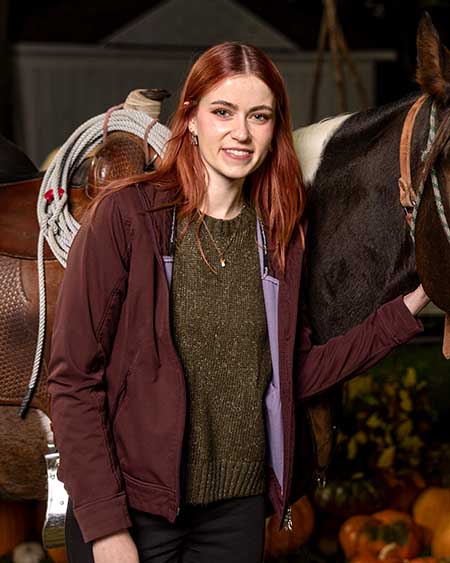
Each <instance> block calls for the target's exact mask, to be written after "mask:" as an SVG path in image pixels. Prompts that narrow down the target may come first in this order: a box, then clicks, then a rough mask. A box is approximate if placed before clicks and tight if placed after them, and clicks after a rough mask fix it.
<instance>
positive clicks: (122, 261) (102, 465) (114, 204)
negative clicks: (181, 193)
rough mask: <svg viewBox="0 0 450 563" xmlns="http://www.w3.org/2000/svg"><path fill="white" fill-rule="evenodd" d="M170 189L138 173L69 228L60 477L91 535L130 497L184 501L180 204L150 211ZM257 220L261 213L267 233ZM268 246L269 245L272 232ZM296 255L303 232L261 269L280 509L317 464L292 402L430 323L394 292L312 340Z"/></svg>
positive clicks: (160, 502)
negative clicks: (173, 300)
mask: <svg viewBox="0 0 450 563" xmlns="http://www.w3.org/2000/svg"><path fill="white" fill-rule="evenodd" d="M139 190H141V192H139ZM142 196H145V197H144V199H142ZM170 197H171V194H170V193H167V192H164V191H161V190H156V189H154V188H153V187H152V186H151V185H148V184H144V185H139V186H130V187H127V188H125V189H123V190H121V191H119V192H116V193H112V194H110V195H108V196H107V197H106V198H105V199H104V200H103V201H102V202H100V204H99V206H98V208H97V210H96V212H95V215H94V217H93V220H92V221H91V222H88V221H85V222H84V223H83V225H82V226H81V229H80V231H79V232H78V234H77V236H76V237H75V240H74V242H73V244H72V247H71V250H70V253H69V259H68V264H67V269H66V272H65V275H64V279H63V282H62V285H61V289H60V293H59V297H58V303H57V308H56V313H55V322H54V328H53V339H52V348H51V360H50V365H49V371H50V376H49V393H50V396H51V415H52V421H53V428H54V431H55V439H56V444H57V447H58V449H59V451H60V454H61V465H60V471H59V477H60V478H61V479H62V480H63V481H64V483H65V486H66V489H67V491H68V493H69V495H70V496H71V498H72V501H73V505H74V511H75V515H76V518H77V520H78V522H79V525H80V528H81V531H82V534H83V537H84V540H85V541H90V540H95V539H97V538H100V537H102V536H105V535H108V534H111V533H113V532H116V531H119V530H121V529H124V528H127V527H129V526H130V525H131V521H130V517H129V514H128V507H130V506H131V507H133V508H136V509H139V510H143V511H147V512H149V513H152V514H156V515H160V516H162V517H165V518H166V519H168V520H169V521H171V522H174V521H175V519H176V516H177V514H178V511H179V506H180V502H181V500H180V474H179V472H180V459H181V448H182V441H183V432H184V423H185V416H186V395H185V381H184V374H183V368H182V365H181V363H180V359H179V357H178V355H177V352H176V348H175V346H174V342H173V340H172V336H171V331H170V311H169V290H170V288H169V285H170V277H171V268H172V257H171V256H170V248H169V239H170V231H171V224H172V209H170V208H169V209H164V210H159V211H152V212H150V213H144V212H143V209H144V206H143V203H145V201H147V204H148V206H150V207H155V206H159V205H160V204H161V203H163V202H164V201H170V199H169V198H170ZM261 228H262V225H260V224H259V223H258V225H255V229H256V230H257V238H258V240H259V241H261V240H263V239H262V236H263V235H264V233H262V232H261V231H260V230H258V229H261ZM262 246H263V245H259V247H260V248H261V247H262ZM268 248H269V258H270V249H271V241H270V240H269V241H268ZM260 255H261V250H260ZM302 258H303V250H302V247H301V244H300V242H299V240H298V239H297V238H295V239H293V240H292V241H291V244H290V245H289V249H288V254H287V260H286V269H285V273H284V275H281V274H280V272H279V271H278V270H277V268H276V266H275V265H274V264H272V263H271V261H270V260H269V269H268V270H267V269H266V265H267V263H266V262H264V260H263V257H262V255H261V279H262V284H263V287H264V297H265V304H266V315H267V323H268V330H269V340H270V345H271V353H272V364H273V378H272V381H271V383H270V384H269V386H268V389H267V393H266V397H265V409H266V412H265V415H266V416H265V418H266V426H267V435H268V442H269V443H268V447H267V452H268V453H267V474H268V488H267V499H268V501H270V502H268V504H269V505H271V506H272V507H273V510H274V511H276V512H277V513H278V514H279V515H280V516H281V517H283V516H284V515H285V513H286V511H287V508H288V505H289V503H290V502H292V501H293V500H295V499H294V498H293V495H294V491H295V492H298V491H302V490H303V489H302V483H299V480H303V481H306V480H307V479H308V478H310V477H311V475H307V476H305V468H308V471H309V468H310V467H311V468H314V465H315V463H316V461H315V460H314V459H313V457H312V456H313V454H314V449H316V450H317V448H315V447H314V446H315V444H314V440H313V441H311V435H309V437H308V438H307V439H305V438H304V436H305V428H304V427H303V424H300V423H299V420H302V419H301V417H300V418H299V416H298V415H299V414H301V413H303V412H306V411H307V409H308V405H310V404H313V405H314V404H316V406H317V397H318V398H319V399H320V398H321V397H323V396H326V393H324V391H326V390H330V389H332V388H333V387H334V386H336V384H338V383H340V382H342V381H343V380H345V379H347V378H350V377H352V376H354V375H356V374H358V373H360V372H362V371H364V370H366V369H368V368H369V367H371V366H372V365H374V364H375V363H376V362H377V361H379V360H380V359H381V358H383V357H384V356H385V355H386V354H387V353H388V352H389V351H390V350H392V349H393V348H394V347H395V346H397V345H398V344H401V343H403V342H405V341H407V340H408V339H410V338H411V337H412V336H413V335H415V334H416V333H417V332H419V331H420V330H421V329H422V326H421V323H420V322H419V321H417V320H416V319H415V318H414V317H413V316H412V315H411V313H410V312H409V310H408V309H407V307H406V306H405V304H404V302H403V299H402V297H399V298H397V299H395V300H394V301H391V302H389V303H386V304H385V305H383V306H382V307H381V308H380V309H379V310H378V311H376V312H375V313H373V314H372V315H371V316H369V317H368V318H367V319H366V320H365V321H364V322H363V323H362V324H361V325H359V326H357V327H355V328H353V329H352V330H350V331H349V332H348V333H346V334H345V335H342V336H339V337H336V338H333V339H332V340H330V341H329V342H327V343H326V344H323V345H320V346H314V345H313V344H312V343H311V338H310V330H309V328H308V324H307V320H306V318H305V316H304V314H302V313H300V312H299V311H301V310H302V308H301V307H300V303H299V290H300V278H301V268H302V261H303V260H302ZM315 401H316V403H315ZM319 407H320V408H319V409H318V412H320V410H321V408H322V407H321V405H320V404H319ZM316 410H317V409H316ZM299 426H301V428H299ZM313 438H314V436H313ZM325 440H326V441H327V440H328V438H327V436H325ZM316 454H317V451H316ZM294 458H295V460H296V462H295V466H294ZM298 460H300V463H299V462H298Z"/></svg>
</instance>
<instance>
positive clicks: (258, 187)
mask: <svg viewBox="0 0 450 563" xmlns="http://www.w3.org/2000/svg"><path fill="white" fill-rule="evenodd" d="M239 74H253V75H254V76H256V77H258V78H259V79H260V80H262V81H263V82H264V83H265V84H266V85H267V86H268V87H269V89H270V90H271V91H272V93H273V96H274V99H275V122H274V133H273V138H272V150H271V151H270V152H269V153H268V154H267V156H266V157H265V159H264V161H263V163H262V164H261V166H259V168H258V169H257V170H255V171H254V172H253V173H252V174H250V175H249V176H248V177H247V178H246V179H245V182H244V196H245V198H246V200H247V201H249V202H250V203H251V204H252V205H253V207H254V208H255V210H256V212H257V214H258V215H259V216H260V218H261V219H262V221H263V223H264V225H265V227H266V229H267V231H268V238H269V240H270V241H271V243H272V244H271V245H272V247H273V254H274V258H275V259H276V260H277V261H278V264H279V266H280V268H281V269H282V270H284V265H285V257H286V249H287V246H288V244H289V241H290V240H291V238H292V236H293V234H294V231H295V230H296V229H299V231H300V234H301V239H302V241H303V239H304V237H303V231H302V229H301V226H300V219H301V216H302V214H303V211H304V207H305V190H304V186H303V181H302V175H301V170H300V164H299V162H298V159H297V156H296V154H295V149H294V144H293V139H292V125H291V118H290V112H289V102H288V97H287V93H286V87H285V85H284V81H283V78H282V77H281V75H280V72H279V70H278V69H277V67H276V66H275V65H274V63H273V62H272V61H271V60H270V59H269V57H268V56H267V55H266V54H265V53H263V51H261V50H260V49H258V48H256V47H253V46H250V45H243V44H240V43H234V42H227V43H222V44H220V45H215V46H214V47H211V48H210V49H208V50H207V51H205V52H204V53H203V54H202V55H201V56H200V57H199V58H198V59H197V61H196V62H195V64H194V65H193V66H192V68H191V70H190V72H189V74H188V76H187V78H186V81H185V83H184V87H183V90H182V92H181V96H180V100H179V103H178V107H177V109H176V111H175V113H174V115H173V117H172V119H171V122H170V127H171V130H172V136H171V138H170V140H169V142H168V143H167V146H166V150H165V154H164V158H163V160H162V163H161V165H160V166H159V167H158V169H157V170H156V171H154V172H150V173H148V174H143V175H139V176H135V177H133V178H128V179H127V180H126V184H125V183H124V181H118V182H115V183H114V184H113V185H112V186H111V187H115V188H120V187H123V186H124V185H130V184H132V183H136V182H141V181H149V182H151V183H152V184H154V185H155V186H156V187H160V188H165V189H167V188H173V189H174V190H176V195H175V194H174V199H173V200H172V202H171V205H174V204H176V205H177V208H178V216H179V218H183V217H189V218H193V217H194V215H195V214H196V212H197V209H200V208H201V206H202V203H203V202H204V198H205V195H206V189H207V185H206V174H205V167H204V164H203V162H202V159H201V156H200V154H199V151H198V148H197V147H196V146H194V145H193V144H192V143H191V135H190V133H189V129H188V125H189V120H190V118H191V117H192V114H193V113H194V112H195V108H196V105H197V104H198V103H199V101H200V99H201V98H202V97H203V96H205V95H206V94H207V93H208V92H209V91H210V90H212V89H213V88H214V87H215V86H216V85H218V84H219V82H221V81H222V80H224V79H226V78H229V77H230V76H235V75H239Z"/></svg>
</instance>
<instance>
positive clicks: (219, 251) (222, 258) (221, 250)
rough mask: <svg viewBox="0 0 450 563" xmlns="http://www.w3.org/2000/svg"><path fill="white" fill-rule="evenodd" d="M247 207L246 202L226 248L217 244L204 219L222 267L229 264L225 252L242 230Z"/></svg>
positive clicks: (204, 224)
mask: <svg viewBox="0 0 450 563" xmlns="http://www.w3.org/2000/svg"><path fill="white" fill-rule="evenodd" d="M244 207H245V203H243V204H242V207H241V209H240V210H239V222H238V224H237V225H236V229H235V230H234V233H233V234H232V235H231V237H230V239H229V241H228V243H227V245H226V246H225V248H220V247H219V245H218V244H217V242H216V240H215V239H214V237H213V236H212V233H211V231H210V230H209V227H208V225H207V223H206V221H205V220H204V219H203V226H204V227H205V231H206V233H207V235H208V236H209V238H210V239H211V242H212V244H213V246H214V248H215V250H216V252H217V254H218V256H219V266H220V267H221V268H225V266H226V265H227V261H226V259H225V253H226V252H227V250H228V249H229V248H230V246H231V245H232V243H233V241H234V239H235V238H236V235H237V233H238V232H239V230H240V226H241V223H242V210H243V209H244Z"/></svg>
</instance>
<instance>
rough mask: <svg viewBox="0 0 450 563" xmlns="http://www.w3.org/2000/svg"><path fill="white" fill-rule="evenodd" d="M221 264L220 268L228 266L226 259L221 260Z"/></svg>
mask: <svg viewBox="0 0 450 563" xmlns="http://www.w3.org/2000/svg"><path fill="white" fill-rule="evenodd" d="M219 263H220V267H221V268H225V266H226V262H225V258H221V259H220V260H219Z"/></svg>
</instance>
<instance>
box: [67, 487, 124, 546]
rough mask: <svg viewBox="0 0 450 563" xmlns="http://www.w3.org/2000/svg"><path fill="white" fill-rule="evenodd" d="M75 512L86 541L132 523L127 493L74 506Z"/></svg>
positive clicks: (106, 534)
mask: <svg viewBox="0 0 450 563" xmlns="http://www.w3.org/2000/svg"><path fill="white" fill-rule="evenodd" d="M74 514H75V517H76V519H77V522H78V525H79V527H80V530H81V534H82V536H83V540H84V541H85V542H86V543H87V542H90V541H94V540H97V539H99V538H102V537H104V536H109V535H110V534H114V533H115V532H120V531H121V530H125V529H126V528H130V527H131V525H132V523H131V519H130V515H129V513H128V507H127V500H126V496H125V493H121V494H119V495H116V496H114V497H110V498H108V499H102V500H99V501H96V502H91V503H88V504H84V505H83V506H81V507H79V508H74Z"/></svg>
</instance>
